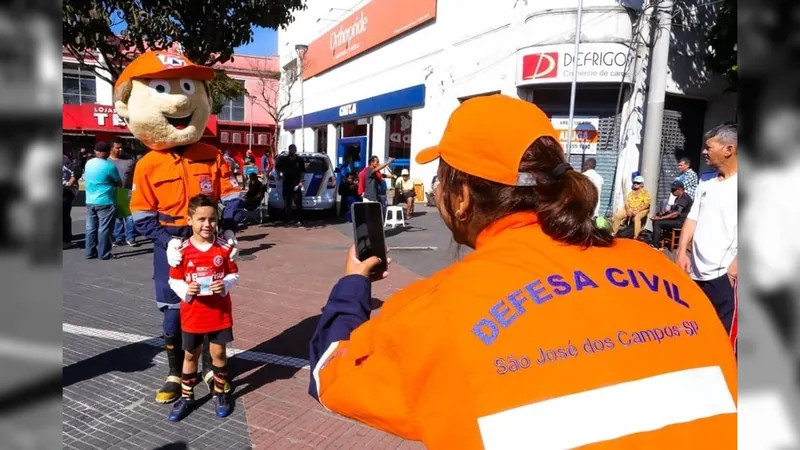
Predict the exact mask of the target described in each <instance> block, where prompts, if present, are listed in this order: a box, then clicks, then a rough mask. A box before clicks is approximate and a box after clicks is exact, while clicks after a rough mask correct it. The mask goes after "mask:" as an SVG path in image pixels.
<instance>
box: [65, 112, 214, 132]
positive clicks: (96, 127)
mask: <svg viewBox="0 0 800 450" xmlns="http://www.w3.org/2000/svg"><path fill="white" fill-rule="evenodd" d="M61 127H62V128H63V129H64V130H71V131H91V132H110V133H129V131H128V127H127V126H126V125H125V122H124V121H123V120H122V118H120V117H119V116H118V115H117V114H116V113H115V112H114V107H113V106H111V105H97V104H85V105H63V106H62V108H61ZM216 135H217V116H211V117H209V119H208V124H207V125H206V129H205V132H204V133H203V136H216Z"/></svg>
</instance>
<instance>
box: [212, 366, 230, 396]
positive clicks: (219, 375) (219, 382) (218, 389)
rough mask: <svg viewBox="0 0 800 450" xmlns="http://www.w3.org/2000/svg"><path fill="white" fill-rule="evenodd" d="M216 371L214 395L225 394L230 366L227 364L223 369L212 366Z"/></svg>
mask: <svg viewBox="0 0 800 450" xmlns="http://www.w3.org/2000/svg"><path fill="white" fill-rule="evenodd" d="M212 370H213V371H214V395H218V394H222V393H224V392H225V386H226V385H227V382H228V366H227V364H226V365H224V366H222V367H217V366H212Z"/></svg>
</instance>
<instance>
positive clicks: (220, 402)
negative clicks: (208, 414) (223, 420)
mask: <svg viewBox="0 0 800 450" xmlns="http://www.w3.org/2000/svg"><path fill="white" fill-rule="evenodd" d="M214 402H215V403H216V411H217V417H228V416H230V415H231V412H233V400H232V399H231V396H230V394H217V395H215V396H214Z"/></svg>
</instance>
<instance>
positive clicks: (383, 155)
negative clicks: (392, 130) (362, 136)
mask: <svg viewBox="0 0 800 450" xmlns="http://www.w3.org/2000/svg"><path fill="white" fill-rule="evenodd" d="M386 126H387V123H386V117H384V116H383V115H381V114H378V115H377V116H373V117H372V127H371V128H372V135H371V136H370V139H372V155H370V156H373V155H375V156H377V157H378V158H380V159H381V162H384V161H386V159H387V158H388V157H389V155H388V154H387V153H388V151H389V148H388V146H387V145H386Z"/></svg>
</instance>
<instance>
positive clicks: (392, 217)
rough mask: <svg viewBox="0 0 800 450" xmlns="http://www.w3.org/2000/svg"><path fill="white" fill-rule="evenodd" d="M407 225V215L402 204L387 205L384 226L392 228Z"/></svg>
mask: <svg viewBox="0 0 800 450" xmlns="http://www.w3.org/2000/svg"><path fill="white" fill-rule="evenodd" d="M398 225H400V226H403V227H404V226H406V221H405V215H404V214H403V208H402V207H401V206H387V207H386V218H385V219H384V221H383V226H385V227H388V226H391V227H392V228H394V227H396V226H398Z"/></svg>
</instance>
